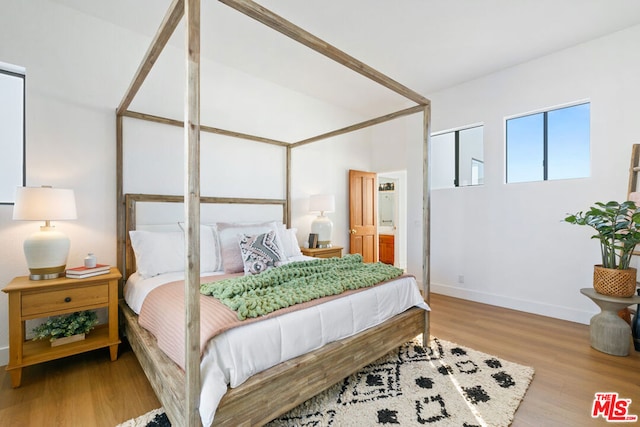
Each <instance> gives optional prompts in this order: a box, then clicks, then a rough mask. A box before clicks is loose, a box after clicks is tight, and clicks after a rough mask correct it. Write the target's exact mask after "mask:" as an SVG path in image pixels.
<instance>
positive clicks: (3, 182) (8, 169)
mask: <svg viewBox="0 0 640 427" xmlns="http://www.w3.org/2000/svg"><path fill="white" fill-rule="evenodd" d="M24 82H25V73H24V69H22V68H20V67H16V66H13V65H9V64H4V63H2V62H0V147H1V148H0V149H1V150H2V156H0V204H11V203H13V202H14V197H15V193H16V187H21V186H24V184H25V170H24V165H25V162H24V157H25V156H24V152H25V149H24V148H25V137H24V117H25V107H24V95H25V84H24Z"/></svg>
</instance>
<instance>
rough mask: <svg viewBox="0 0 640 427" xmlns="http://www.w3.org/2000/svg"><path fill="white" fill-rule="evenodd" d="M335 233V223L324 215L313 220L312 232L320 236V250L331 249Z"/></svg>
mask: <svg viewBox="0 0 640 427" xmlns="http://www.w3.org/2000/svg"><path fill="white" fill-rule="evenodd" d="M332 231H333V223H332V222H331V220H330V219H329V218H327V217H326V216H324V215H323V214H322V215H320V216H319V217H317V218H316V219H314V220H313V222H312V223H311V232H312V233H316V234H317V235H318V246H317V247H318V248H330V247H331V233H332Z"/></svg>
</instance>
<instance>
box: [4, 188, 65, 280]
mask: <svg viewBox="0 0 640 427" xmlns="http://www.w3.org/2000/svg"><path fill="white" fill-rule="evenodd" d="M76 218H77V214H76V200H75V196H74V194H73V190H68V189H62V188H51V187H18V189H17V191H16V199H15V205H14V206H13V219H14V220H20V221H44V222H45V225H43V226H41V227H40V231H39V232H36V233H34V234H32V235H31V236H29V237H28V238H27V239H26V240H25V241H24V255H25V257H26V259H27V266H28V267H29V271H30V273H31V274H30V275H29V279H31V280H43V279H55V278H56V277H62V276H64V272H65V267H66V265H67V256H68V255H69V246H70V242H69V238H68V237H67V236H65V235H64V234H63V233H61V232H60V231H57V230H56V229H55V226H53V225H51V223H50V221H58V220H68V219H76Z"/></svg>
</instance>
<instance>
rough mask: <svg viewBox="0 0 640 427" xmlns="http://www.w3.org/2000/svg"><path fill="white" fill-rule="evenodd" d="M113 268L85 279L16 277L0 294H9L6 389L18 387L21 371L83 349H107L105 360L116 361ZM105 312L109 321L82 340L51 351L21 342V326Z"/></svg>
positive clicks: (41, 344)
mask: <svg viewBox="0 0 640 427" xmlns="http://www.w3.org/2000/svg"><path fill="white" fill-rule="evenodd" d="M120 277H122V276H121V275H120V272H119V271H118V269H117V268H115V267H114V268H111V271H110V272H109V273H108V274H102V275H99V276H93V277H89V278H86V279H67V278H60V279H51V280H37V281H34V280H29V277H28V276H22V277H16V278H15V279H13V280H12V281H11V283H9V284H8V285H7V286H6V287H5V288H4V289H3V291H4V292H6V293H8V294H9V363H8V364H7V371H8V372H9V373H10V374H11V385H12V386H13V387H14V388H15V387H20V383H21V381H22V368H23V367H25V366H29V365H35V364H37V363H42V362H46V361H49V360H53V359H58V358H60V357H65V356H71V355H72V354H78V353H82V352H85V351H89V350H95V349H98V348H103V347H109V352H110V356H111V360H112V361H114V360H116V359H117V358H118V344H120V337H119V336H118V279H120ZM100 307H108V313H109V322H108V324H106V325H99V326H97V327H96V328H95V329H93V330H92V331H91V332H89V334H87V337H86V339H84V340H82V341H76V342H73V343H68V344H64V345H60V346H58V347H51V343H50V342H49V341H48V340H38V341H32V340H29V341H25V321H26V320H29V319H38V318H42V317H49V316H57V315H60V314H66V313H73V312H75V311H82V310H92V309H96V308H100Z"/></svg>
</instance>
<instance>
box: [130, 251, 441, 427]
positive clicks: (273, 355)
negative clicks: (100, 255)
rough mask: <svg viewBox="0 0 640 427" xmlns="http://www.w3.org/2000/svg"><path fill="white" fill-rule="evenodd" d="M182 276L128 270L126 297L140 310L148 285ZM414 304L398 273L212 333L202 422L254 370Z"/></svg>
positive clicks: (416, 298)
mask: <svg viewBox="0 0 640 427" xmlns="http://www.w3.org/2000/svg"><path fill="white" fill-rule="evenodd" d="M301 259H302V258H301ZM214 274H215V273H214ZM218 274H221V273H218ZM202 275H203V276H205V275H207V276H208V275H211V273H203V274H202ZM183 278H184V274H183V273H182V272H178V273H168V274H163V275H160V276H155V277H152V278H148V279H142V278H141V277H140V276H138V275H136V274H133V275H132V276H131V277H130V278H129V280H128V281H127V283H126V285H125V288H124V297H125V300H126V301H127V304H128V305H129V306H130V307H131V308H132V310H133V311H134V312H136V313H139V312H140V309H141V307H142V304H143V302H144V298H145V296H146V295H147V294H148V293H149V292H150V291H151V290H153V289H154V288H155V287H157V286H161V285H163V284H165V283H169V282H172V281H175V280H180V279H183ZM413 306H417V307H422V308H424V309H426V310H428V309H429V307H428V306H427V305H426V304H425V302H424V301H423V299H422V296H421V295H420V292H419V289H418V286H417V283H416V280H415V278H413V277H410V276H403V277H401V278H398V279H395V280H392V281H389V282H387V283H384V284H382V285H379V286H375V287H373V288H369V289H367V290H364V291H362V292H358V293H355V294H352V295H349V296H347V297H344V298H338V299H334V300H331V301H328V302H325V303H322V304H319V305H316V306H313V307H310V308H307V309H304V310H299V311H294V312H290V313H286V314H284V315H281V316H276V317H272V318H269V319H266V320H263V321H259V322H254V323H251V324H248V325H244V326H240V327H237V328H234V329H231V330H228V331H225V332H224V333H222V334H220V335H217V336H216V337H214V338H213V339H212V340H210V341H209V343H208V344H207V346H206V348H205V350H204V353H203V356H202V359H201V362H200V368H201V393H200V416H201V419H202V424H203V425H204V426H209V425H211V423H212V422H213V418H214V416H215V411H216V408H217V406H218V404H219V402H220V400H221V399H222V396H223V395H224V394H225V393H226V391H227V387H237V386H239V385H240V384H242V383H243V382H244V381H246V380H247V379H248V378H249V377H251V376H252V375H254V374H256V373H258V372H261V371H264V370H266V369H268V368H270V367H273V366H275V365H277V364H279V363H281V362H284V361H286V360H289V359H292V358H294V357H297V356H300V355H302V354H305V353H308V352H310V351H312V350H315V349H317V348H320V347H322V346H323V345H325V344H327V343H330V342H333V341H337V340H340V339H343V338H346V337H349V336H352V335H355V334H357V333H359V332H361V331H363V330H366V329H368V328H371V327H373V326H376V325H379V324H381V323H383V322H384V321H386V320H387V319H389V318H391V317H393V316H394V315H396V314H399V313H401V312H403V311H405V310H407V309H409V308H411V307H413Z"/></svg>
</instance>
